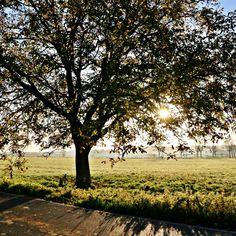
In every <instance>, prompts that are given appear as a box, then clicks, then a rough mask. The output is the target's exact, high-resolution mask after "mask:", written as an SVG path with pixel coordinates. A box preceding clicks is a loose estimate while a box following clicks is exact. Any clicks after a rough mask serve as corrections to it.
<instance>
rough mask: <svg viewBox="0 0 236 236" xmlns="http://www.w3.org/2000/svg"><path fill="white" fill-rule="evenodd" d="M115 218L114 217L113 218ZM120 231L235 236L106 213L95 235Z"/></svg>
mask: <svg viewBox="0 0 236 236" xmlns="http://www.w3.org/2000/svg"><path fill="white" fill-rule="evenodd" d="M114 216H115V217H114ZM117 229H119V230H118V231H120V233H121V234H118V235H124V236H136V235H143V236H144V235H145V236H146V235H149V236H152V235H162V236H169V235H176V236H177V235H190V236H191V235H193V236H216V235H219V236H231V235H232V236H233V235H235V236H236V232H233V231H224V230H218V229H212V228H205V227H199V226H191V225H185V224H178V223H171V222H165V221H157V220H151V219H145V218H138V217H131V216H121V215H118V214H110V213H107V214H106V216H105V219H104V222H103V223H102V224H101V225H100V231H99V232H97V235H106V233H107V231H109V235H117V233H116V231H117Z"/></svg>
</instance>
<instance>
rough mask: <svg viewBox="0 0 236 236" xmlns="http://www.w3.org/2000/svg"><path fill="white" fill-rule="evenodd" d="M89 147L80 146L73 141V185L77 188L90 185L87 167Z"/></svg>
mask: <svg viewBox="0 0 236 236" xmlns="http://www.w3.org/2000/svg"><path fill="white" fill-rule="evenodd" d="M90 150H91V147H89V146H81V145H80V144H79V143H76V142H75V168H76V180H75V185H76V187H78V188H88V187H90V185H91V177H90V168H89V159H88V156H89V152H90Z"/></svg>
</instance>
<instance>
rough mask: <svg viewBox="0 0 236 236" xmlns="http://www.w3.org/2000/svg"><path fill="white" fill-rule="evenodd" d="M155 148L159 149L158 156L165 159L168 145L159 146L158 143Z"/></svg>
mask: <svg viewBox="0 0 236 236" xmlns="http://www.w3.org/2000/svg"><path fill="white" fill-rule="evenodd" d="M155 148H156V150H157V151H158V158H162V159H163V157H164V154H165V149H166V147H165V146H158V145H156V146H155Z"/></svg>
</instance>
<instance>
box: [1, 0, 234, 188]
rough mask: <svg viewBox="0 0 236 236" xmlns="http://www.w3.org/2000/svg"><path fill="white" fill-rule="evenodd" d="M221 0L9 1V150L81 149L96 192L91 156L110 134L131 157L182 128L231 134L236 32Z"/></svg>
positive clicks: (82, 171)
mask: <svg viewBox="0 0 236 236" xmlns="http://www.w3.org/2000/svg"><path fill="white" fill-rule="evenodd" d="M214 2H215V1H214V0H212V1H211V0H194V1H186V0H180V1H178V4H176V2H175V1H169V0H161V1H155V0H144V1H139V0H137V1H133V0H132V1H131V0H128V1H123V0H118V1H117V0H116V1H114V0H109V1H107V0H99V1H97V0H96V1H95V0H92V1H85V0H83V1H77V0H68V1H54V0H40V1H39V0H27V1H26V0H14V1H2V2H1V6H0V32H1V33H0V112H1V113H0V118H1V120H0V134H1V136H0V148H1V149H3V148H4V147H10V148H11V149H12V150H16V149H19V148H22V147H24V146H25V145H28V144H29V142H30V140H33V141H34V142H35V143H37V144H40V145H41V146H42V148H48V147H58V146H61V147H66V146H70V145H71V144H73V143H74V144H75V147H76V163H77V164H76V168H77V171H76V173H77V175H76V184H77V185H78V186H80V187H86V186H89V185H90V172H89V164H88V154H89V152H90V150H91V148H92V146H94V145H95V144H96V143H97V142H98V141H99V140H101V139H102V138H104V137H108V136H109V137H113V138H115V141H116V143H118V146H119V148H118V150H125V151H127V147H129V148H130V150H137V148H133V146H135V145H136V144H135V143H134V141H135V139H136V138H137V136H139V135H140V136H142V134H145V136H146V137H147V143H148V144H154V143H158V142H159V141H160V140H163V139H165V134H167V132H165V130H171V131H173V132H174V133H175V135H177V136H178V133H179V131H180V128H182V127H187V130H186V133H187V134H188V135H189V136H190V137H194V136H196V135H203V136H204V135H208V134H209V135H212V136H213V138H214V139H217V138H220V137H222V133H219V132H218V130H220V129H225V130H227V129H228V123H230V122H232V121H233V117H234V113H235V110H234V109H235V101H236V100H235V91H236V89H235V81H236V80H235V28H236V27H235V21H234V18H235V12H232V13H230V14H229V15H228V16H225V15H223V13H222V12H220V11H217V10H214V9H213V8H211V6H212V5H211V3H214ZM161 107H167V108H169V109H170V111H171V117H170V118H169V119H166V120H165V121H163V120H162V119H161V118H160V117H158V115H157V112H156V111H157V110H158V109H159V108H161ZM183 125H184V126H183ZM120 147H121V148H120ZM141 150H142V149H141ZM122 154H123V153H122Z"/></svg>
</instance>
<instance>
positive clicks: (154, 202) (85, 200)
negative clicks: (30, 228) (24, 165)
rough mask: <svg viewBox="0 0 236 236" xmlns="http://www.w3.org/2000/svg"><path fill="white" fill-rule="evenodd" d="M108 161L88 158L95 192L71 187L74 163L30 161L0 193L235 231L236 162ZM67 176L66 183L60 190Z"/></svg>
mask: <svg viewBox="0 0 236 236" xmlns="http://www.w3.org/2000/svg"><path fill="white" fill-rule="evenodd" d="M104 160H105V159H102V158H100V159H98V158H97V159H94V158H91V159H90V166H91V174H92V187H91V188H89V189H86V190H81V189H76V188H75V187H74V186H73V183H74V175H75V167H74V159H73V158H48V159H45V158H29V161H28V167H29V169H28V171H27V172H26V173H25V174H21V175H19V174H17V175H16V176H15V178H14V179H13V180H9V179H6V178H4V179H2V180H1V181H0V190H4V191H9V192H15V193H21V194H27V195H30V196H35V197H41V198H44V199H47V200H53V201H58V202H63V203H68V204H73V205H77V206H83V207H88V208H93V209H100V210H106V211H111V212H117V213H124V214H128V215H135V216H142V217H149V218H154V219H161V220H169V221H175V222H182V223H188V224H198V225H203V226H210V227H218V228H224V229H230V230H235V229H236V159H214V160H213V159H187V160H183V159H179V160H178V161H175V160H168V161H167V160H154V159H126V161H124V162H118V163H116V164H115V166H114V167H113V168H111V166H110V162H109V161H108V160H106V164H102V163H101V162H102V161H104ZM0 164H1V167H2V166H3V165H4V162H3V161H1V162H0ZM65 173H66V174H67V175H68V181H67V184H66V185H65V186H64V187H59V179H60V177H62V176H63V175H64V174H65ZM2 174H3V173H2V172H0V175H1V176H2Z"/></svg>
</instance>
